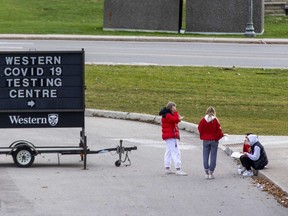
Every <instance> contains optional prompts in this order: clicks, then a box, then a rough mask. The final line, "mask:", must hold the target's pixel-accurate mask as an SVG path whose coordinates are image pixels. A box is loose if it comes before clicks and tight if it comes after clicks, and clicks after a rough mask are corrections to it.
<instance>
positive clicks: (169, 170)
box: [165, 169, 175, 175]
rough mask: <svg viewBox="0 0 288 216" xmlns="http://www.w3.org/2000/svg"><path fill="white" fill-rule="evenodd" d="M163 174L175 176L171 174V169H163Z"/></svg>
mask: <svg viewBox="0 0 288 216" xmlns="http://www.w3.org/2000/svg"><path fill="white" fill-rule="evenodd" d="M165 174H167V175H169V174H175V172H173V171H172V170H171V169H165Z"/></svg>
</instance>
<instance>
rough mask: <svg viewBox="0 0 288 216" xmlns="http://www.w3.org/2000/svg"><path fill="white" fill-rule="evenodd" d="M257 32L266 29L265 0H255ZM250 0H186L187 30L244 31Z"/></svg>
mask: <svg viewBox="0 0 288 216" xmlns="http://www.w3.org/2000/svg"><path fill="white" fill-rule="evenodd" d="M253 5H254V7H253V8H254V9H253V26H254V29H255V33H258V34H260V33H263V31H264V0H253ZM247 22H248V0H186V32H191V33H244V32H245V29H246V26H247Z"/></svg>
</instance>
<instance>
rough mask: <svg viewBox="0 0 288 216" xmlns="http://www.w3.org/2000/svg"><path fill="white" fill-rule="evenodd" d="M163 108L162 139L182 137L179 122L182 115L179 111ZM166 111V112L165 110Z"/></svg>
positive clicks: (161, 113)
mask: <svg viewBox="0 0 288 216" xmlns="http://www.w3.org/2000/svg"><path fill="white" fill-rule="evenodd" d="M162 111H163V109H162V110H161V111H160V113H159V114H160V115H162V120H161V122H162V139H163V140H166V139H170V138H175V139H180V134H179V129H178V123H179V122H180V117H179V114H178V112H174V113H173V114H172V113H171V112H168V111H167V110H164V111H163V112H162ZM165 111H166V112H165Z"/></svg>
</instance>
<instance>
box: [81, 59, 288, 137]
mask: <svg viewBox="0 0 288 216" xmlns="http://www.w3.org/2000/svg"><path fill="white" fill-rule="evenodd" d="M86 87H87V88H86V107H88V108H95V109H107V110H114V111H128V112H137V113H148V114H152V115H158V112H159V110H160V109H161V108H162V107H163V106H165V105H166V103H167V102H168V101H174V102H175V103H176V104H177V107H178V110H179V112H180V114H181V115H184V116H185V120H186V121H189V122H194V123H197V124H198V122H199V120H200V119H201V117H202V116H203V115H204V112H205V111H206V108H207V107H208V106H214V107H215V108H216V110H217V116H218V118H219V119H220V121H221V124H222V127H223V130H224V131H225V133H228V134H244V133H246V132H254V133H257V134H262V135H288V123H287V122H288V112H287V107H288V101H287V95H288V69H285V70H277V69H273V70H272V69H271V70H270V69H266V70H264V69H246V68H245V69H244V68H242V69H240V68H236V69H229V68H214V67H158V66H146V67H140V66H95V65H94V66H93V65H88V66H86Z"/></svg>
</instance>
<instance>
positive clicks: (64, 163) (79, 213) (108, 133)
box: [0, 117, 288, 216]
mask: <svg viewBox="0 0 288 216" xmlns="http://www.w3.org/2000/svg"><path fill="white" fill-rule="evenodd" d="M0 132H1V142H0V143H1V146H7V145H8V144H10V143H11V142H13V141H15V140H17V139H28V140H30V141H31V142H32V143H33V144H35V145H59V144H60V145H74V144H75V145H78V143H79V130H78V129H77V128H72V129H21V130H12V129H11V130H8V129H1V131H0ZM160 134H161V128H160V126H159V125H154V124H148V123H141V122H136V121H125V120H116V119H109V118H96V117H86V135H87V138H88V146H89V147H90V148H91V149H93V150H96V149H98V150H99V149H101V148H109V147H115V146H117V145H118V144H119V140H120V139H123V140H124V141H123V145H124V146H125V147H129V146H137V147H138V150H136V151H132V152H131V154H129V156H130V159H131V161H132V165H131V166H127V167H126V166H120V167H115V166H114V162H115V161H116V160H117V159H118V157H117V155H113V154H110V153H105V154H99V155H88V167H87V168H88V169H87V170H83V163H82V162H80V160H79V159H80V157H79V156H78V155H75V156H60V161H61V164H60V165H58V160H57V155H56V154H43V155H38V156H37V157H36V159H35V162H34V164H33V166H32V167H30V168H16V167H15V166H14V164H13V161H12V159H11V157H10V156H7V157H6V156H3V155H0V171H1V175H0V215H1V216H18V215H24V216H28V215H29V216H31V215H37V216H38V215H39V216H49V215H53V216H54V215H57V216H68V215H69V216H74V215H75V216H86V215H87V216H91V215H101V216H105V215H107V216H108V215H109V216H112V215H113V216H114V215H115V216H116V215H117V216H128V215H129V216H134V215H135V216H141V215H145V216H146V215H149V216H162V215H163V216H164V215H165V216H167V215H183V216H186V215H187V216H188V215H198V216H210V215H211V216H217V215H219V216H220V215H221V216H231V215H251V216H254V215H255V216H256V215H261V216H271V215H277V216H286V215H287V213H288V209H287V208H284V207H282V206H280V205H279V204H278V203H277V202H276V201H275V200H274V198H273V197H272V196H270V195H267V193H265V192H263V191H261V190H259V189H258V188H257V187H256V185H254V184H253V182H252V180H251V179H250V178H246V179H244V178H243V177H241V176H239V175H238V174H237V171H236V170H237V167H236V164H235V162H234V161H233V159H232V158H231V157H229V156H227V155H226V154H225V153H224V152H223V151H221V150H220V149H219V151H218V164H217V168H216V171H215V177H216V179H214V180H206V179H205V178H204V171H203V167H202V147H201V141H200V140H199V138H198V136H197V135H195V134H192V133H189V132H186V131H181V137H182V138H181V142H180V146H181V153H182V164H183V169H184V170H185V171H186V172H188V176H175V175H165V174H164V172H163V171H164V170H163V157H164V151H165V144H164V142H163V141H162V140H161V138H160V136H161V135H160Z"/></svg>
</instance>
